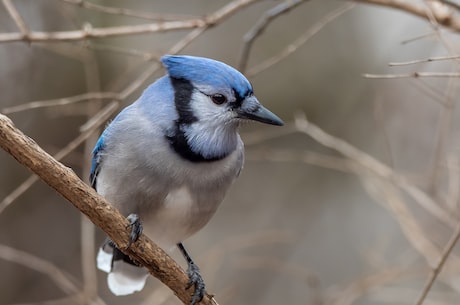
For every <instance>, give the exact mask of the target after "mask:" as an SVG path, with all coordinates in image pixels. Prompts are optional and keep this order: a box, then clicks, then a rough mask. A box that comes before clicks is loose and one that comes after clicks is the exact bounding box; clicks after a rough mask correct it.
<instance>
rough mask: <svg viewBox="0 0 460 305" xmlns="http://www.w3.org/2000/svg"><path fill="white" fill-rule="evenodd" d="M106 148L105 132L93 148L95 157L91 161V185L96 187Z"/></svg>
mask: <svg viewBox="0 0 460 305" xmlns="http://www.w3.org/2000/svg"><path fill="white" fill-rule="evenodd" d="M104 148H105V143H104V134H102V135H101V136H100V138H99V140H97V143H96V146H95V147H94V149H93V159H92V161H91V172H90V174H89V182H90V183H91V186H92V187H93V188H94V189H96V180H97V175H98V174H99V171H100V170H101V161H102V153H103V151H104Z"/></svg>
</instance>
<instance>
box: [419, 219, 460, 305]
mask: <svg viewBox="0 0 460 305" xmlns="http://www.w3.org/2000/svg"><path fill="white" fill-rule="evenodd" d="M459 238H460V222H459V223H458V224H457V228H456V229H455V232H454V234H453V235H452V237H451V238H450V240H449V242H448V243H447V245H446V247H445V248H444V250H443V251H442V254H441V257H440V258H439V262H438V263H437V264H436V266H435V267H434V268H433V269H432V270H431V275H430V277H429V279H428V280H427V282H426V284H425V286H424V287H423V290H422V292H421V294H420V296H419V298H418V299H417V301H416V302H415V305H422V304H423V302H424V301H425V298H426V296H427V295H428V292H430V290H431V287H433V284H434V282H435V281H436V278H437V277H438V275H439V273H440V272H441V270H442V268H443V266H444V264H445V263H446V261H447V258H448V257H449V255H450V253H451V252H452V250H453V249H454V246H455V244H456V243H457V242H458V240H459Z"/></svg>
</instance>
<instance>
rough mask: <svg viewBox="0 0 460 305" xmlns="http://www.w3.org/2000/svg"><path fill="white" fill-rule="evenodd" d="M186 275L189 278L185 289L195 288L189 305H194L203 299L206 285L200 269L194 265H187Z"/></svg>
mask: <svg viewBox="0 0 460 305" xmlns="http://www.w3.org/2000/svg"><path fill="white" fill-rule="evenodd" d="M187 274H188V278H189V282H188V285H187V289H190V288H191V287H192V286H195V292H194V293H193V296H192V301H191V302H190V305H195V304H196V303H198V302H200V301H201V300H202V299H203V297H204V294H205V293H206V285H205V283H204V280H203V277H202V276H201V273H200V268H198V266H197V265H195V263H193V262H191V263H189V265H188V268H187Z"/></svg>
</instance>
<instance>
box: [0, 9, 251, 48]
mask: <svg viewBox="0 0 460 305" xmlns="http://www.w3.org/2000/svg"><path fill="white" fill-rule="evenodd" d="M256 1H258V0H234V1H232V2H230V3H229V4H226V5H225V6H223V7H222V8H221V9H218V10H217V11H215V12H214V13H211V14H210V15H208V16H206V17H203V18H192V19H187V20H180V21H162V22H156V23H147V24H138V25H126V26H114V27H105V28H93V27H91V25H88V24H86V25H85V26H84V27H83V29H81V30H73V31H56V32H40V31H29V33H28V35H27V39H25V38H24V36H23V34H22V33H0V42H15V41H25V40H27V41H30V42H55V41H76V40H84V39H89V38H104V37H115V36H126V35H136V34H145V33H158V32H168V31H176V30H186V29H194V28H201V27H207V26H213V25H215V24H216V23H218V22H221V21H222V20H224V19H225V18H228V17H230V16H231V15H233V14H234V13H236V12H238V11H239V10H241V9H243V8H244V7H246V6H248V5H250V4H252V3H254V2H256Z"/></svg>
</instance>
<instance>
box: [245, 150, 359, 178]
mask: <svg viewBox="0 0 460 305" xmlns="http://www.w3.org/2000/svg"><path fill="white" fill-rule="evenodd" d="M245 159H246V160H248V161H269V162H291V163H299V162H301V163H305V164H308V165H313V166H318V167H322V168H327V169H333V170H336V171H340V172H344V173H349V174H355V175H363V174H364V173H363V170H360V169H359V168H358V166H357V164H356V162H354V161H352V160H349V159H344V158H343V157H342V158H339V157H334V156H328V155H325V154H320V153H316V152H314V151H299V152H295V151H292V150H287V149H286V150H283V149H260V150H257V149H250V150H248V151H246V153H245Z"/></svg>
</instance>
